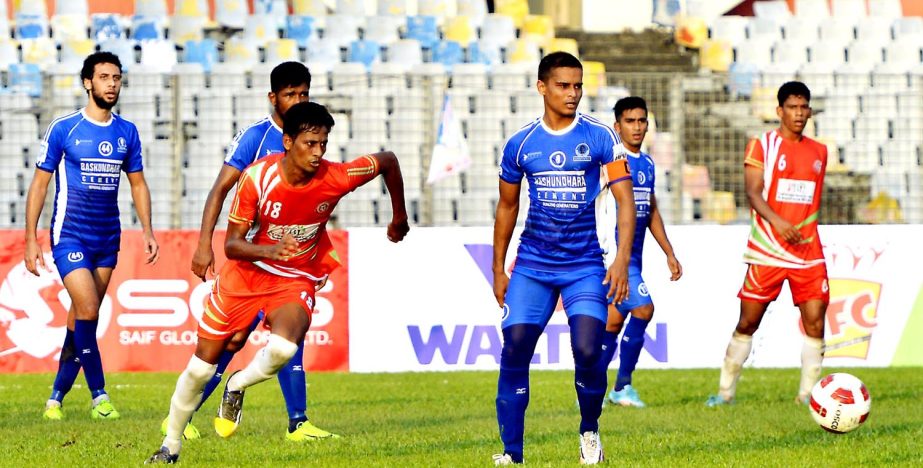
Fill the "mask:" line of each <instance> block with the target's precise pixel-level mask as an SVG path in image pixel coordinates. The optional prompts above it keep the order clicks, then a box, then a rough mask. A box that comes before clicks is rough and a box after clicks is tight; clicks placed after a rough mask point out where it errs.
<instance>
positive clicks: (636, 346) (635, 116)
mask: <svg viewBox="0 0 923 468" xmlns="http://www.w3.org/2000/svg"><path fill="white" fill-rule="evenodd" d="M614 111H615V131H616V132H618V134H619V137H620V138H621V139H622V145H623V146H624V147H625V149H626V150H627V152H628V167H629V168H630V169H631V178H632V180H631V183H632V186H633V187H634V192H635V209H636V219H637V224H635V235H634V245H632V246H631V263H629V265H628V290H629V291H630V292H629V295H628V299H626V300H624V301H622V303H621V304H610V305H609V320H608V321H607V322H606V335H605V337H604V338H603V360H602V363H603V367H604V368H606V369H608V367H609V363H610V362H612V357H613V356H615V350H616V348H617V347H618V337H619V332H621V330H622V325H623V324H624V322H625V319H626V318H627V316H628V315H631V319H630V320H629V321H628V326H627V327H626V328H625V334H624V335H623V336H622V348H621V349H622V350H621V352H620V354H619V371H618V375H617V377H616V379H615V386H614V387H613V389H612V391H610V392H609V401H611V402H612V403H615V404H618V405H622V406H635V407H639V408H643V407H644V402H643V401H641V397H639V396H638V392H637V391H636V390H635V389H634V387H632V386H631V374H632V373H633V372H634V370H635V366H636V365H637V364H638V357H639V356H640V355H641V348H642V347H643V346H644V330H645V329H646V328H647V325H648V324H649V323H650V321H651V318H652V317H653V316H654V303H653V301H652V300H651V294H650V292H649V291H648V289H647V285H646V284H645V283H644V278H642V277H641V257H642V252H643V251H644V236H645V234H646V232H647V230H648V229H650V230H651V235H652V236H654V240H656V241H657V243H658V244H659V245H660V248H661V249H663V253H664V254H666V256H667V267H668V268H669V269H670V280H671V281H676V280H678V279H679V278H680V277H681V276H682V275H683V267H682V265H680V263H679V260H677V259H676V255H674V254H673V246H672V245H671V244H670V239H668V238H667V231H666V229H664V225H663V218H662V217H661V216H660V210H659V209H658V208H657V198H656V197H655V196H654V160H653V159H651V157H650V156H649V155H647V154H644V153H642V152H641V144H642V143H644V137H645V136H646V135H647V103H646V102H644V99H643V98H640V97H637V96H632V97H626V98H623V99H619V101H618V102H616V103H615V109H614ZM618 237H619V236H618V229H616V238H618Z"/></svg>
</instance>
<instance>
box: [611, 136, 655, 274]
mask: <svg viewBox="0 0 923 468" xmlns="http://www.w3.org/2000/svg"><path fill="white" fill-rule="evenodd" d="M628 167H629V168H630V169H631V183H632V185H633V186H634V193H635V209H636V210H637V211H636V212H635V216H636V217H635V219H636V222H635V238H634V243H633V244H632V245H631V262H630V266H631V267H633V268H637V269H638V270H640V269H641V257H642V252H643V251H644V236H645V235H646V234H647V229H648V227H650V225H651V197H653V195H654V160H653V159H651V157H650V156H648V155H647V154H644V153H641V154H635V153H632V152H628ZM618 238H619V229H618V226H617V225H616V227H615V239H616V240H618Z"/></svg>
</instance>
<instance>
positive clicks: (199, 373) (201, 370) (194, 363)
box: [186, 356, 218, 382]
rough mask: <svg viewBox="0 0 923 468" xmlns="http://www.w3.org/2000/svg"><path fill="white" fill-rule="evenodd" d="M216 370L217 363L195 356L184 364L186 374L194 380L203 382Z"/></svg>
mask: <svg viewBox="0 0 923 468" xmlns="http://www.w3.org/2000/svg"><path fill="white" fill-rule="evenodd" d="M216 370H218V365H217V364H209V363H207V362H205V361H203V360H201V359H199V358H198V357H195V356H193V357H192V359H190V360H189V364H187V365H186V374H187V375H188V376H189V377H190V378H191V379H193V380H195V381H196V382H205V381H207V380H209V379H211V378H212V376H214V375H215V371H216Z"/></svg>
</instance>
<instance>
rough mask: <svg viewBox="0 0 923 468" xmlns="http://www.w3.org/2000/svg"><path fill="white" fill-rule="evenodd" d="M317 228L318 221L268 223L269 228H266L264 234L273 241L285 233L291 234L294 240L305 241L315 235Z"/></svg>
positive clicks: (279, 238) (318, 226)
mask: <svg viewBox="0 0 923 468" xmlns="http://www.w3.org/2000/svg"><path fill="white" fill-rule="evenodd" d="M319 228H320V224H319V223H315V224H291V225H280V224H270V225H269V228H267V229H266V235H267V236H268V237H269V238H270V239H272V240H274V241H279V240H282V238H283V237H284V236H285V235H286V234H291V236H292V237H294V238H295V240H296V241H298V242H306V241H309V240H311V239H313V238H314V237H315V236H317V230H318V229H319Z"/></svg>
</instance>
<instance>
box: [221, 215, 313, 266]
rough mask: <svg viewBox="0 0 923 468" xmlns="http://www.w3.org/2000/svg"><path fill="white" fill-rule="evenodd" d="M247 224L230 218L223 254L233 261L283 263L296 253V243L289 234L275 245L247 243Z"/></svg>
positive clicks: (248, 227)
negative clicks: (273, 261)
mask: <svg viewBox="0 0 923 468" xmlns="http://www.w3.org/2000/svg"><path fill="white" fill-rule="evenodd" d="M249 230H250V224H249V223H242V222H238V221H236V220H234V219H233V218H231V219H230V220H229V222H228V233H227V238H226V239H225V240H224V254H225V255H226V256H227V257H228V258H229V259H233V260H243V261H247V262H256V261H260V260H277V261H285V260H288V259H289V258H291V257H292V256H294V255H295V254H296V253H298V241H296V240H295V238H294V237H292V235H291V234H285V236H283V237H282V240H280V241H279V242H277V243H275V244H271V245H263V244H254V243H252V242H249V241H247V231H249Z"/></svg>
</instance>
